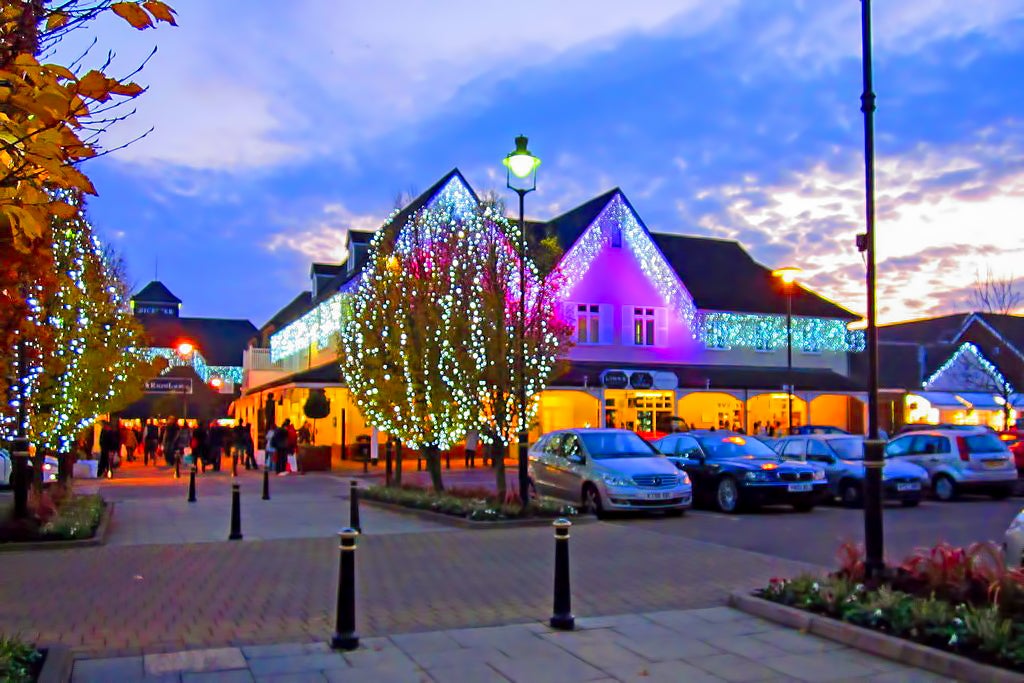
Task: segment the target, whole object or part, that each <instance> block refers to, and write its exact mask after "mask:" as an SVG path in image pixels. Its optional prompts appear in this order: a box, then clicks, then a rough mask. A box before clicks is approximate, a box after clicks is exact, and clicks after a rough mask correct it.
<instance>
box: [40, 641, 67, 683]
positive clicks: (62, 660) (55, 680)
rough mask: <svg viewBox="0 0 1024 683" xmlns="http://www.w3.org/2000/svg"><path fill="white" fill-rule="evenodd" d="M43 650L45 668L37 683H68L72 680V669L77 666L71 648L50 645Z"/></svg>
mask: <svg viewBox="0 0 1024 683" xmlns="http://www.w3.org/2000/svg"><path fill="white" fill-rule="evenodd" d="M43 649H44V650H45V652H46V658H45V659H43V668H42V670H40V672H39V677H38V678H37V679H36V683H68V681H70V680H71V669H72V668H73V667H74V665H75V657H74V655H73V654H72V653H71V648H69V647H67V646H65V645H50V646H49V647H46V648H43Z"/></svg>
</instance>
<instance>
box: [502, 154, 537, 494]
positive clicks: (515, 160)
mask: <svg viewBox="0 0 1024 683" xmlns="http://www.w3.org/2000/svg"><path fill="white" fill-rule="evenodd" d="M526 143H527V139H526V136H525V135H520V136H519V137H517V138H516V148H515V150H514V151H513V152H510V153H509V154H507V155H506V156H505V159H504V161H503V162H502V163H504V164H505V170H506V178H505V185H506V186H507V187H508V189H510V190H514V191H515V193H516V194H518V195H519V245H518V246H519V319H518V320H517V321H516V322H517V325H516V327H517V330H516V332H517V334H518V337H519V353H518V354H516V375H517V381H518V383H519V384H518V386H517V389H518V393H519V396H518V399H519V452H518V465H519V468H518V469H519V496H520V498H521V499H522V501H523V508H524V509H525V508H526V504H527V503H529V502H530V479H529V475H528V474H527V469H526V466H527V457H526V455H527V450H528V448H529V444H528V443H527V442H528V440H529V427H528V426H527V424H526V413H527V407H526V214H525V208H524V202H525V200H526V195H527V193H529V192H533V191H534V190H536V189H537V167H538V166H540V159H538V158H537V157H535V156H534V155H533V154H531V153H530V150H528V149H527V148H526Z"/></svg>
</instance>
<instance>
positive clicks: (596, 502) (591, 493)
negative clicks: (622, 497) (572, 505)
mask: <svg viewBox="0 0 1024 683" xmlns="http://www.w3.org/2000/svg"><path fill="white" fill-rule="evenodd" d="M583 509H584V510H585V511H586V512H589V513H591V514H593V515H594V516H595V517H597V518H598V519H604V518H605V516H606V513H605V511H604V503H602V502H601V494H600V493H598V491H597V487H596V486H594V485H593V484H587V485H586V486H584V487H583Z"/></svg>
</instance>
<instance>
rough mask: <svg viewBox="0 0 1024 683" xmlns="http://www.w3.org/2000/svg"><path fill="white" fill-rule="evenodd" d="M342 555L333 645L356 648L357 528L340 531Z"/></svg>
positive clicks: (338, 648) (344, 648)
mask: <svg viewBox="0 0 1024 683" xmlns="http://www.w3.org/2000/svg"><path fill="white" fill-rule="evenodd" d="M338 536H339V537H340V542H339V544H338V549H339V551H340V554H341V557H340V559H339V567H338V612H337V616H336V618H335V623H334V636H333V637H331V647H332V648H333V649H335V650H355V649H356V648H357V647H359V636H358V635H356V538H357V537H358V536H359V532H358V531H357V530H355V529H351V528H349V529H342V530H341V531H339V532H338Z"/></svg>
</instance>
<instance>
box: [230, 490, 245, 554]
mask: <svg viewBox="0 0 1024 683" xmlns="http://www.w3.org/2000/svg"><path fill="white" fill-rule="evenodd" d="M241 498H242V495H241V492H240V491H239V489H238V483H237V482H236V483H234V484H232V485H231V533H230V534H228V540H229V541H241V540H242V501H241Z"/></svg>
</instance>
